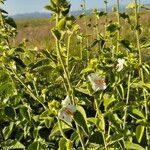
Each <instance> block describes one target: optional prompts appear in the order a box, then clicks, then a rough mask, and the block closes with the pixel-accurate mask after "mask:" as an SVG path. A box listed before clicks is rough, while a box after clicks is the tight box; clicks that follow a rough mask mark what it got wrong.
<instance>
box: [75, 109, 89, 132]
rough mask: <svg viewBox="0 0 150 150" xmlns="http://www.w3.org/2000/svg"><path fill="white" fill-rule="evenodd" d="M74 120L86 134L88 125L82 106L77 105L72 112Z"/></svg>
mask: <svg viewBox="0 0 150 150" xmlns="http://www.w3.org/2000/svg"><path fill="white" fill-rule="evenodd" d="M73 118H74V120H75V121H76V122H77V124H78V125H79V126H80V127H81V128H82V129H83V130H84V131H85V133H86V134H87V135H88V134H89V131H88V127H87V119H86V113H85V110H84V109H83V107H81V106H78V107H77V110H76V111H75V113H74V114H73Z"/></svg>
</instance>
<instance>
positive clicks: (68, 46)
mask: <svg viewBox="0 0 150 150" xmlns="http://www.w3.org/2000/svg"><path fill="white" fill-rule="evenodd" d="M72 34H73V33H71V34H70V35H69V36H68V43H67V59H66V66H67V71H68V72H69V55H70V41H71V36H72Z"/></svg>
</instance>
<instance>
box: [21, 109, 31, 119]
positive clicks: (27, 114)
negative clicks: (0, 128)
mask: <svg viewBox="0 0 150 150" xmlns="http://www.w3.org/2000/svg"><path fill="white" fill-rule="evenodd" d="M19 111H20V114H21V115H22V117H23V118H25V119H26V120H28V121H31V116H30V112H29V109H28V108H27V107H26V106H21V107H20V109H19Z"/></svg>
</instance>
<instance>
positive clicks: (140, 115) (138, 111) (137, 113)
mask: <svg viewBox="0 0 150 150" xmlns="http://www.w3.org/2000/svg"><path fill="white" fill-rule="evenodd" d="M132 113H133V114H134V115H136V116H139V117H140V118H143V119H145V116H144V115H143V113H142V112H141V110H138V109H132Z"/></svg>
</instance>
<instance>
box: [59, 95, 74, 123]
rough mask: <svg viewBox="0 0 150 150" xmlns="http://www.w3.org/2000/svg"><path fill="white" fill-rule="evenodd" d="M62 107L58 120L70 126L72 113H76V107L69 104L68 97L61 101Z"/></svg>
mask: <svg viewBox="0 0 150 150" xmlns="http://www.w3.org/2000/svg"><path fill="white" fill-rule="evenodd" d="M62 106H63V108H62V109H61V110H60V111H59V112H58V118H59V119H62V120H63V121H65V122H67V123H68V124H71V122H72V118H73V113H74V112H75V111H76V107H75V106H74V105H72V104H71V100H70V97H69V96H67V97H66V98H65V99H64V100H63V101H62Z"/></svg>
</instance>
